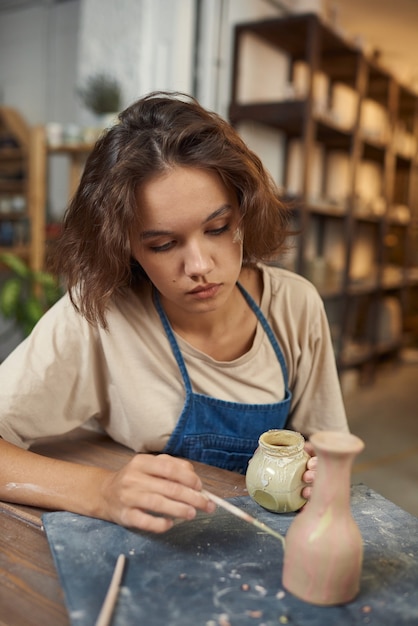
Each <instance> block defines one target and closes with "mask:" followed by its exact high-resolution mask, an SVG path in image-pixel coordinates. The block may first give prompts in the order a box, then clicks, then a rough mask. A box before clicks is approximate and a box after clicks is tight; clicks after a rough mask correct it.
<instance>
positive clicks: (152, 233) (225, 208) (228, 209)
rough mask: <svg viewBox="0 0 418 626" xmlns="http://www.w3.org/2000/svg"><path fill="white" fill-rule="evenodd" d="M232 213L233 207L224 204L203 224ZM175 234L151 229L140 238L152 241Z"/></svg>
mask: <svg viewBox="0 0 418 626" xmlns="http://www.w3.org/2000/svg"><path fill="white" fill-rule="evenodd" d="M231 211H232V206H231V205H230V204H223V205H222V206H221V207H219V209H216V211H213V213H211V214H210V215H208V216H207V217H205V219H204V220H203V222H202V224H207V223H208V222H211V221H212V220H215V219H217V218H218V217H222V216H224V215H228V214H229V213H231ZM173 234H174V233H173V231H172V230H154V229H151V230H144V231H143V232H142V233H140V235H139V238H140V239H141V241H145V240H146V239H152V238H153V237H161V236H167V235H168V236H169V235H173Z"/></svg>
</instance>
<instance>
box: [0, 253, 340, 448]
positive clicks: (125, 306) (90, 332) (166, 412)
mask: <svg viewBox="0 0 418 626" xmlns="http://www.w3.org/2000/svg"><path fill="white" fill-rule="evenodd" d="M260 269H261V271H262V275H263V285H264V287H263V295H262V301H261V310H262V311H263V313H264V315H265V316H266V318H267V320H268V322H269V324H270V325H271V328H272V330H273V333H274V334H275V336H276V339H277V341H278V343H279V345H280V347H281V350H282V352H283V355H284V359H285V362H286V366H287V370H288V376H289V387H290V389H291V392H292V394H293V398H292V405H291V415H290V420H289V422H288V425H287V427H290V428H292V429H294V430H298V431H299V432H302V433H303V434H304V435H305V436H309V435H310V434H312V433H313V432H315V431H317V430H324V429H332V430H347V421H346V416H345V410H344V406H343V401H342V397H341V391H340V386H339V381H338V377H337V373H336V368H335V361H334V355H333V351H332V346H331V341H330V335H329V328H328V323H327V319H326V315H325V311H324V307H323V303H322V300H321V299H320V297H319V295H318V293H317V291H316V290H315V288H314V287H313V285H311V284H310V283H309V282H307V281H306V280H305V279H304V278H302V277H301V276H299V275H297V274H293V273H291V272H288V271H286V270H283V269H279V268H276V267H266V266H262V265H261V266H260ZM107 320H108V325H109V328H108V331H105V330H103V329H102V328H100V327H94V326H92V325H90V324H88V322H86V320H85V319H84V318H83V317H82V316H81V315H80V314H78V313H77V312H76V311H75V310H74V308H73V306H72V305H71V303H70V300H69V298H68V296H67V295H65V296H64V297H63V298H62V299H61V300H60V301H59V302H58V303H57V304H56V305H55V306H53V307H52V308H51V309H50V310H49V311H48V312H47V313H46V314H45V315H44V317H43V318H42V319H41V321H40V322H39V323H38V324H37V326H36V327H35V329H34V330H33V331H32V334H31V335H30V337H28V338H27V339H26V340H25V341H24V342H23V343H22V344H20V346H18V347H17V348H16V350H14V352H12V354H11V355H10V356H9V357H8V358H7V359H6V360H5V361H4V363H3V364H2V365H1V366H0V436H2V437H3V438H4V439H6V440H8V441H10V442H12V443H15V444H17V445H18V446H21V447H28V446H30V444H31V443H33V442H34V441H35V440H36V439H38V438H41V437H46V436H51V435H59V434H63V433H66V432H69V431H70V430H72V429H74V428H76V427H78V426H82V425H85V424H86V423H88V422H90V420H91V419H92V418H94V421H95V422H97V423H98V424H99V425H100V427H101V428H102V429H104V430H105V431H106V432H107V433H108V434H109V435H110V436H111V437H112V438H113V439H115V440H116V441H119V442H120V443H122V444H125V445H126V446H128V447H130V448H132V449H134V450H136V451H138V452H140V451H153V452H156V451H161V450H162V449H163V448H164V446H165V444H166V443H167V441H168V438H169V436H170V434H171V432H172V431H173V429H174V427H175V425H176V422H177V420H178V418H179V416H180V414H181V412H182V408H183V405H184V400H185V390H184V384H183V380H182V378H181V375H180V372H179V369H178V366H177V363H176V361H175V358H174V356H173V354H172V351H171V347H170V345H169V342H168V339H167V336H166V334H165V332H164V330H163V327H162V325H161V322H160V319H159V316H158V313H157V311H156V310H155V307H154V304H153V301H152V294H151V288H150V287H147V288H145V289H144V290H143V293H141V298H139V297H138V296H137V295H135V294H134V293H132V294H130V295H129V296H128V297H127V298H124V299H123V300H122V299H121V300H119V301H117V302H115V303H114V304H112V306H111V308H110V309H109V311H108V315H107ZM176 338H177V341H178V344H179V346H180V349H181V351H182V354H183V357H184V360H185V363H186V367H187V370H188V372H189V376H190V379H191V382H192V386H193V390H194V391H195V392H197V393H203V394H206V395H210V396H212V397H217V398H220V399H222V400H229V401H237V402H244V403H245V402H248V403H253V404H254V403H267V402H276V401H279V400H281V399H282V398H283V395H284V381H283V376H282V372H281V367H280V364H279V362H278V360H277V357H276V355H275V353H274V350H273V348H272V346H271V343H270V341H269V339H268V337H267V335H266V333H265V332H264V330H263V328H262V326H261V325H260V323H258V327H257V332H256V336H255V339H254V343H253V345H252V347H251V349H250V350H249V352H248V353H247V354H245V355H243V356H241V357H239V358H238V359H235V360H234V361H230V362H219V361H216V360H214V359H213V358H211V357H209V356H207V355H205V354H203V353H202V352H200V351H199V350H197V349H195V348H194V347H192V346H191V345H190V344H188V343H187V342H186V341H185V340H183V339H182V338H181V337H178V336H177V337H176Z"/></svg>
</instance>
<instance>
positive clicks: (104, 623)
mask: <svg viewBox="0 0 418 626" xmlns="http://www.w3.org/2000/svg"><path fill="white" fill-rule="evenodd" d="M124 567H125V555H124V554H119V556H118V559H117V561H116V565H115V569H114V571H113V576H112V580H111V581H110V585H109V589H108V590H107V594H106V597H105V599H104V602H103V605H102V608H101V610H100V613H99V617H98V618H97V621H96V624H95V626H108V625H109V624H110V621H111V619H112V613H113V610H114V608H115V604H116V600H117V597H118V593H119V585H120V581H121V579H122V574H123V568H124Z"/></svg>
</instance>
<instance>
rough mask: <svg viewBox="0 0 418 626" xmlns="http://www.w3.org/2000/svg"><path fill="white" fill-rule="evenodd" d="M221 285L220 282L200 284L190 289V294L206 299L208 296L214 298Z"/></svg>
mask: <svg viewBox="0 0 418 626" xmlns="http://www.w3.org/2000/svg"><path fill="white" fill-rule="evenodd" d="M220 287H221V285H220V284H219V283H211V284H210V285H199V286H198V287H195V288H194V289H192V291H189V295H191V296H194V297H195V298H198V299H199V300H205V299H206V298H213V297H214V296H216V294H217V293H218V291H219V289H220Z"/></svg>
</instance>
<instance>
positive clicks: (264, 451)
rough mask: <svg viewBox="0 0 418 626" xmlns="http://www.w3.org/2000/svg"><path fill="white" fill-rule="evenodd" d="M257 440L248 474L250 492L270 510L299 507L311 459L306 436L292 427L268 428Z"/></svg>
mask: <svg viewBox="0 0 418 626" xmlns="http://www.w3.org/2000/svg"><path fill="white" fill-rule="evenodd" d="M258 444H259V447H258V448H257V450H256V451H255V453H254V456H253V457H252V459H251V460H250V462H249V464H248V469H247V473H246V477H245V481H246V485H247V489H248V493H249V495H250V496H251V497H252V498H253V500H255V501H256V502H257V503H258V504H260V505H261V506H262V507H263V508H265V509H268V510H269V511H273V512H275V513H286V512H290V511H297V510H298V509H300V508H301V507H302V506H303V505H304V504H305V502H306V500H305V499H304V498H303V497H302V489H303V487H304V482H303V481H302V476H303V474H304V472H305V470H306V463H307V461H308V459H309V454H308V453H307V452H305V450H304V444H305V439H304V438H303V436H302V435H301V434H300V433H297V432H294V431H292V430H268V431H266V432H265V433H263V434H262V435H261V436H260V438H259V440H258Z"/></svg>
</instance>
